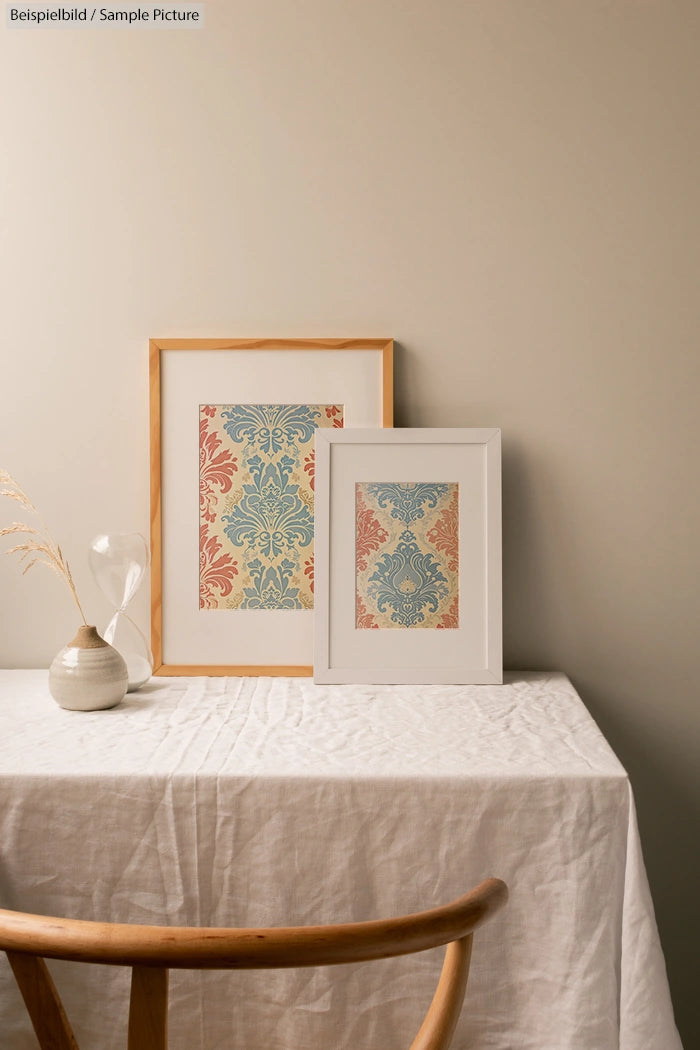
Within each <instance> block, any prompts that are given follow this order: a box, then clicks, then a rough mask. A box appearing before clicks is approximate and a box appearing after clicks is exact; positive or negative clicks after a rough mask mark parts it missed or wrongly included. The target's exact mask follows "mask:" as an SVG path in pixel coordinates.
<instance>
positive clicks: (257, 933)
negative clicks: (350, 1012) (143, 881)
mask: <svg viewBox="0 0 700 1050" xmlns="http://www.w3.org/2000/svg"><path fill="white" fill-rule="evenodd" d="M507 899H508V889H507V887H506V884H505V883H504V882H502V881H501V880H500V879H493V878H490V879H486V880H484V881H483V882H481V883H480V884H479V885H478V886H476V887H475V888H474V889H473V890H471V891H470V892H469V893H467V894H465V895H464V896H462V897H459V898H457V899H456V900H454V901H452V902H451V903H450V904H445V905H442V906H440V907H437V908H432V909H429V910H427V911H422V912H417V913H416V914H413V915H403V916H400V917H397V918H392V919H377V920H371V921H368V922H354V923H344V924H338V925H329V926H287V927H260V928H250V929H245V928H243V929H235V928H225V927H189V926H143V925H136V924H131V923H109V922H106V923H103V922H90V921H85V920H81V919H62V918H54V917H52V916H46V915H29V914H26V913H23V912H16V911H7V910H3V909H0V950H3V951H12V952H27V953H31V954H34V955H39V956H43V957H44V958H49V959H67V960H75V961H79V962H95V963H106V964H112V965H120V966H124V965H126V966H165V967H168V968H180V969H206V968H217V969H268V968H269V969H273V968H279V967H296V966H328V965H334V964H336V963H350V962H362V961H367V960H370V959H382V958H387V957H389V956H395V955H408V954H411V953H413V952H418V951H425V950H427V949H429V948H436V947H438V946H439V945H442V944H447V943H449V942H450V941H454V940H457V939H460V938H463V937H466V936H468V935H469V934H470V933H471V932H472V931H473V930H475V929H476V928H477V927H478V926H480V925H481V924H482V923H483V922H485V921H486V920H487V919H488V918H489V917H490V916H491V915H493V914H494V912H496V911H497V910H498V909H499V908H501V907H502V906H503V905H504V904H505V903H506V900H507Z"/></svg>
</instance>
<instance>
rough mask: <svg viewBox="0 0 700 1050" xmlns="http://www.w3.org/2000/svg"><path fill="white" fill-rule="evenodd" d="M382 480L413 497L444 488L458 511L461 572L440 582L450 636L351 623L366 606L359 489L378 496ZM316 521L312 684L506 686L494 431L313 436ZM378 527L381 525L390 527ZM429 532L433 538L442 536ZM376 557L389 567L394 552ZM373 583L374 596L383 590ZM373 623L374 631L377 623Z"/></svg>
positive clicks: (388, 506) (386, 507)
mask: <svg viewBox="0 0 700 1050" xmlns="http://www.w3.org/2000/svg"><path fill="white" fill-rule="evenodd" d="M384 483H392V484H394V483H397V484H400V485H402V486H406V487H407V488H410V489H411V491H413V492H415V491H417V488H416V487H417V486H419V485H420V487H421V488H423V486H425V488H426V489H427V488H428V487H429V486H428V485H426V484H425V483H431V484H432V483H436V486H437V487H440V490H441V491H443V492H446V491H448V489H449V491H451V492H452V493H453V496H452V498H453V500H454V501H456V502H457V503H458V508H459V513H458V519H457V522H458V524H455V525H454V528H455V530H456V535H457V536H458V549H457V548H456V549H457V553H458V562H457V572H456V573H453V575H452V583H451V584H441V586H442V587H443V588H448V590H449V586H451V587H452V590H453V594H454V598H453V606H452V607H453V608H457V607H458V617H456V620H457V625H456V626H453V627H451V628H450V629H447V630H439V629H437V628H435V629H431V628H426V629H401V628H403V627H405V625H404V624H400V625H398V627H399V629H381V628H380V629H378V630H365V629H362V628H361V627H360V626H358V623H362V624H363V625H364V624H365V622H366V621H365V618H364V617H359V616H358V608H362V609H364V605H363V604H362V597H361V596H360V594H359V590H358V588H359V587H360V584H359V583H358V581H359V580H360V578H361V577H360V574H359V569H358V564H359V559H358V557H357V547H358V543H357V535H358V534H359V533H358V531H357V530H358V528H359V525H358V524H357V523H358V522H359V520H360V518H359V517H357V519H356V500H357V499H359V498H360V497H358V496H357V492H358V491H359V490H358V488H357V486H359V487H360V490H362V491H370V489H371V491H372V492H375V493H376V492H381V490H382V488H383V486H384ZM367 486H370V488H367ZM377 506H379V504H377ZM453 506H454V503H453ZM392 507H393V505H392V504H391V502H389V503H385V504H384V510H381V511H378V513H379V514H382V513H383V514H385V515H386V514H388V513H393V512H392ZM315 513H316V570H315V576H316V579H315V584H316V591H315V631H314V680H315V681H316V682H318V683H322V684H323V683H377V684H384V683H387V684H391V683H399V684H400V683H454V684H461V683H469V684H500V683H501V682H502V681H503V648H502V596H501V571H502V570H501V542H502V541H501V432H500V430H499V429H498V428H434V429H417V428H415V429H414V428H406V429H398V430H379V429H367V430H355V431H350V430H319V431H317V432H316V509H315ZM358 513H359V512H358ZM427 513H428V504H426V514H427ZM394 516H396V515H394ZM420 516H421V517H422V514H421V515H420ZM384 521H385V523H386V524H388V519H386V518H385V519H384ZM386 534H387V533H386V531H385V532H383V533H382V535H386ZM432 535H433V536H435V535H439V530H434V532H433V534H432ZM453 539H454V537H453ZM455 542H456V541H455ZM397 549H398V548H397ZM376 556H377V557H379V554H377V555H376ZM382 557H383V558H384V559H385V561H384V562H382V564H389V563H390V562H389V561H388V560H386V559H389V558H390V556H389V555H383V556H382ZM423 557H426V556H425V555H423ZM437 557H438V558H439V557H440V554H439V552H437ZM443 557H444V554H443ZM433 561H435V559H433ZM391 564H394V563H391ZM452 567H453V569H454V565H453V566H452ZM377 571H379V570H377ZM374 578H376V576H375V577H374ZM443 578H444V577H443ZM369 586H370V587H371V588H374V593H375V595H376V591H377V587H378V586H379V584H372V585H369ZM367 593H368V592H367ZM421 593H422V592H421ZM445 593H446V592H445ZM373 600H374V598H373ZM375 608H377V609H378V608H379V605H376V606H375ZM387 608H391V606H389V607H387V606H386V605H385V608H384V619H385V620H386V615H388V614H387ZM394 608H396V606H394ZM426 608H427V606H426ZM378 615H379V614H378ZM391 615H392V616H394V615H398V614H394V613H392V614H391ZM443 619H446V618H443ZM454 620H455V617H453V618H452V622H454ZM447 622H448V623H449V622H450V621H449V620H448V621H447ZM371 626H373V627H374V626H377V625H376V623H374V622H372V623H371ZM411 626H418V627H420V626H422V625H421V624H414V623H412V624H411ZM440 626H445V624H444V623H443V622H441V623H440Z"/></svg>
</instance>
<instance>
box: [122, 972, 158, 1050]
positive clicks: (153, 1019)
mask: <svg viewBox="0 0 700 1050" xmlns="http://www.w3.org/2000/svg"><path fill="white" fill-rule="evenodd" d="M167 1047H168V971H167V969H165V967H160V966H134V967H132V970H131V999H130V1001H129V1042H128V1050H167Z"/></svg>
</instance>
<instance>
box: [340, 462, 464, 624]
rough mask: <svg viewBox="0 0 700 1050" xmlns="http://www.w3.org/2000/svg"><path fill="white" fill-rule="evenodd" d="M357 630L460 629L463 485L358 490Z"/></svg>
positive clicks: (380, 485)
mask: <svg viewBox="0 0 700 1050" xmlns="http://www.w3.org/2000/svg"><path fill="white" fill-rule="evenodd" d="M355 609H356V612H355V626H356V628H358V629H368V628H369V629H374V628H395V629H396V628H398V629H413V628H440V629H443V630H444V629H450V628H452V629H456V628H458V627H459V485H458V483H457V482H358V483H357V484H356V486H355Z"/></svg>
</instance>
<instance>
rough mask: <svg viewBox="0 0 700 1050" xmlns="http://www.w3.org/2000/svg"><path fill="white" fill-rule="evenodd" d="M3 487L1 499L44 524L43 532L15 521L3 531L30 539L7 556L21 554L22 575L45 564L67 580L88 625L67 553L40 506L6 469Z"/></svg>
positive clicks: (2, 533) (1, 473)
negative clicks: (44, 519) (13, 504)
mask: <svg viewBox="0 0 700 1050" xmlns="http://www.w3.org/2000/svg"><path fill="white" fill-rule="evenodd" d="M0 484H2V485H4V486H6V487H5V488H2V489H0V496H7V498H8V499H12V500H14V501H15V502H16V503H19V504H20V505H21V506H22V507H24V509H25V510H28V511H29V512H30V513H31V514H34V515H35V516H36V518H37V519H38V522H39V525H40V528H39V529H35V528H33V527H32V526H31V525H25V524H24V522H21V521H13V522H12V524H11V525H8V526H7V527H6V528H4V529H0V536H10V535H16V536H26V537H28V538H27V539H26V540H25V541H24V542H23V543H17V544H15V546H14V547H9V548H8V549H7V550H6V551H5V553H6V554H17V555H19V559H20V561H22V562H25V563H26V564H25V565H24V568H23V569H22V575H24V574H25V573H26V572H29V570H30V569H31V568H32V567H33V566H34V565H45V566H46V568H47V569H51V571H52V572H55V573H56V575H57V576H60V577H61V578H62V579H63V580H64V581H65V583H66V585H67V586H68V589H69V590H70V592H71V594H72V596H73V600H74V601H75V604H76V605H77V606H78V611H79V612H80V618H81V619H82V621H83V624H84V625H85V626H87V620H86V619H85V613H84V612H83V607H82V606H81V604H80V600H79V598H78V592H77V591H76V589H75V583H74V582H73V576H72V574H71V571H70V566H69V565H68V562H67V561H66V559H65V558H64V557H63V552H62V550H61V548H60V547H59V545H58V544H57V543H54V541H53V540H52V539H51V535H50V533H49V530H48V529H47V527H46V525H45V523H44V522H43V521H42V519H41V516H40V515H39V512H38V511H37V509H36V507H35V506H34V504H33V503H32V502H31V500H30V499H29V497H28V496H27V495H26V493H25V492H23V491H22V489H21V488H20V487H19V485H18V484H17V482H16V481H15V480H14V478H13V477H12V476H11V475H10V474H8V473H7V471H5V470H0Z"/></svg>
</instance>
